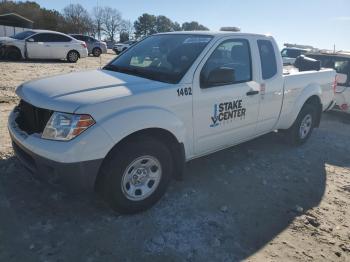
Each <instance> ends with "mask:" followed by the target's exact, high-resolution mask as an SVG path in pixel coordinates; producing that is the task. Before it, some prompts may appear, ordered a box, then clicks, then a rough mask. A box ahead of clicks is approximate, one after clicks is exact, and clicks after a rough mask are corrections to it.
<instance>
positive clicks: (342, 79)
mask: <svg viewBox="0 0 350 262" xmlns="http://www.w3.org/2000/svg"><path fill="white" fill-rule="evenodd" d="M347 81H348V76H347V75H346V74H337V82H338V84H346V83H347Z"/></svg>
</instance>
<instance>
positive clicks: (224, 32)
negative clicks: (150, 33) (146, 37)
mask: <svg viewBox="0 0 350 262" xmlns="http://www.w3.org/2000/svg"><path fill="white" fill-rule="evenodd" d="M162 34H179V35H184V34H188V35H210V36H214V37H215V36H234V35H235V36H260V37H271V36H270V35H263V34H254V33H242V32H228V31H176V32H166V33H158V35H162Z"/></svg>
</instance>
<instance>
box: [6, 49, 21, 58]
mask: <svg viewBox="0 0 350 262" xmlns="http://www.w3.org/2000/svg"><path fill="white" fill-rule="evenodd" d="M6 53H7V54H6V58H7V59H9V60H11V61H18V60H20V59H21V58H22V54H21V51H19V50H18V49H17V48H9V49H8V50H7V52H6Z"/></svg>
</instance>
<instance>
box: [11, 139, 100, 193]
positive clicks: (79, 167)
mask: <svg viewBox="0 0 350 262" xmlns="http://www.w3.org/2000/svg"><path fill="white" fill-rule="evenodd" d="M11 138H12V146H13V150H14V152H15V155H16V157H17V158H18V159H19V160H20V162H21V163H22V164H23V165H24V167H25V168H26V169H27V170H29V171H30V172H31V173H32V174H33V175H34V176H35V177H37V178H39V179H40V180H43V181H46V182H48V183H50V184H53V185H58V186H61V187H62V188H64V189H68V190H69V191H74V192H76V191H82V192H93V191H94V189H95V181H96V176H97V174H98V172H99V169H100V166H101V164H102V159H99V160H90V161H85V162H77V163H59V162H55V161H52V160H50V159H47V158H44V157H42V156H39V155H37V154H35V153H33V152H31V151H29V150H28V149H26V148H25V147H23V146H22V145H21V144H19V143H18V142H17V141H16V140H15V139H13V137H12V136H11Z"/></svg>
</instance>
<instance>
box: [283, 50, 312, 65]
mask: <svg viewBox="0 0 350 262" xmlns="http://www.w3.org/2000/svg"><path fill="white" fill-rule="evenodd" d="M308 51H309V49H304V48H297V47H286V48H283V49H282V51H281V55H282V59H283V64H284V65H292V64H294V62H295V59H296V58H297V57H298V56H301V55H304V54H305V53H307V52H308Z"/></svg>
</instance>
